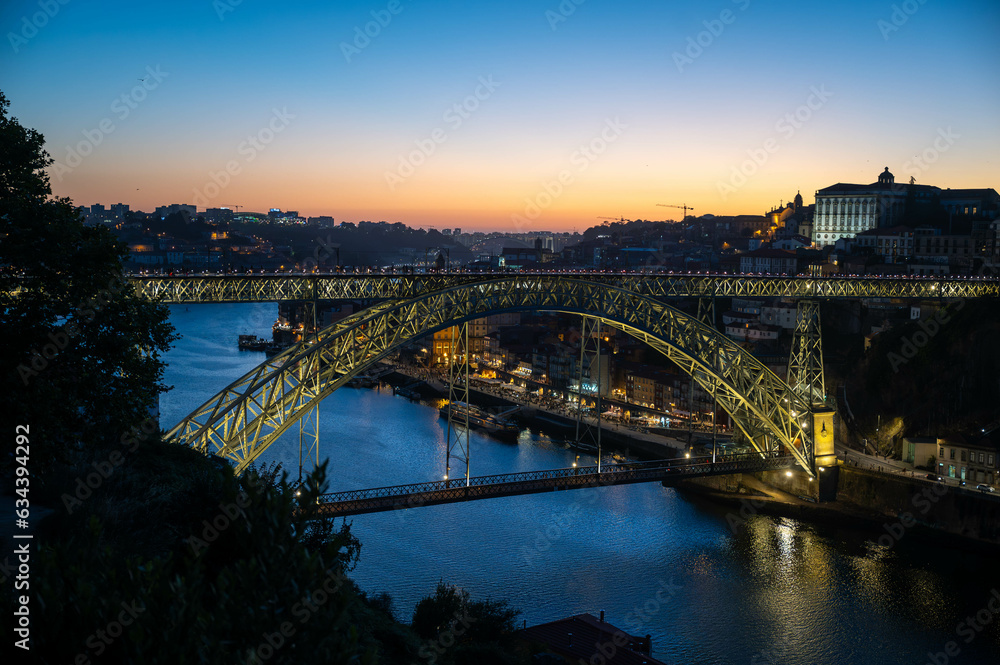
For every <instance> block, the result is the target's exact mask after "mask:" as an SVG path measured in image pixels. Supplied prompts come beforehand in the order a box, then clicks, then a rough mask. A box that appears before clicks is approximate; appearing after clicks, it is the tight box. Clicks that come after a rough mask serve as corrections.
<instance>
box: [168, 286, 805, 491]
mask: <svg viewBox="0 0 1000 665" xmlns="http://www.w3.org/2000/svg"><path fill="white" fill-rule="evenodd" d="M540 310H546V311H559V312H566V313H574V314H580V315H583V316H591V317H594V318H598V319H600V320H601V321H602V322H604V323H605V324H607V325H610V326H612V327H614V328H617V329H619V330H622V331H624V332H625V333H627V334H629V335H632V336H633V337H636V338H638V339H640V340H642V341H644V342H646V343H647V344H649V345H650V346H652V347H653V348H655V349H657V350H658V351H660V352H661V353H663V354H664V355H666V356H667V357H668V358H670V359H671V360H672V361H674V362H675V363H676V364H677V365H678V366H679V367H681V369H682V370H684V371H685V372H687V373H689V374H690V375H691V376H692V377H694V379H695V380H696V381H697V382H698V383H699V384H701V385H702V386H703V387H704V388H705V389H706V390H711V389H712V387H713V384H714V388H715V390H716V393H717V395H718V400H719V404H720V405H721V406H722V407H723V408H724V409H725V410H726V411H727V412H729V414H730V415H731V416H732V417H733V420H734V422H736V423H737V425H738V426H739V427H740V429H741V430H742V431H743V432H744V433H745V434H746V435H747V436H748V437H749V438H750V440H751V441H752V442H753V443H754V445H755V446H756V447H757V449H758V450H760V451H761V452H764V453H768V454H775V453H778V452H779V451H780V449H781V448H784V449H786V450H787V452H788V453H790V454H791V455H793V456H794V457H795V458H796V461H797V462H798V464H799V465H800V466H802V467H803V468H804V469H806V470H807V471H809V472H810V473H812V472H813V470H814V468H813V467H814V455H813V447H812V438H811V435H810V433H809V429H808V426H807V423H806V421H807V419H808V417H809V416H808V414H809V408H810V407H809V404H808V403H806V401H805V400H803V399H802V397H801V396H799V395H798V394H797V393H796V392H795V391H793V390H792V389H791V388H789V386H788V385H787V384H786V383H785V382H784V381H782V380H781V379H780V378H778V377H777V376H776V375H775V374H774V373H773V372H772V371H771V370H769V369H768V368H767V367H766V366H765V365H764V364H763V363H761V362H760V361H759V360H757V359H756V358H754V357H753V356H752V355H751V354H750V353H748V352H746V351H745V350H743V349H742V348H741V347H739V346H738V345H736V344H734V343H733V342H732V341H730V340H729V339H728V338H726V337H725V336H723V335H721V334H719V333H718V332H717V331H716V330H714V329H713V328H711V327H709V326H707V325H705V324H703V323H701V322H699V321H698V320H697V319H695V318H694V317H692V316H690V315H688V314H685V313H684V312H681V311H679V310H677V309H674V308H672V307H669V306H667V305H665V304H663V303H661V302H659V301H657V300H654V299H653V298H651V297H649V296H644V295H639V294H636V293H633V292H630V291H626V290H624V289H621V288H616V287H612V286H609V285H607V284H600V283H596V282H587V281H583V280H580V279H569V278H564V277H558V276H544V275H536V276H525V277H509V278H500V279H494V280H490V281H485V282H479V283H475V284H462V285H457V286H452V287H449V288H445V289H441V290H439V291H435V292H432V293H428V294H425V295H421V296H418V297H416V298H412V299H409V300H394V301H387V302H383V303H381V304H379V305H377V306H375V307H373V308H370V309H367V310H364V311H362V312H359V313H357V314H355V315H354V316H352V317H349V318H348V319H345V320H343V321H341V322H339V323H337V324H335V325H333V326H330V327H329V328H327V329H325V330H323V331H321V332H320V333H319V334H318V335H317V337H316V338H315V339H312V340H309V341H308V342H305V343H301V344H299V345H296V346H294V347H292V348H290V349H288V350H286V351H285V352H284V353H281V354H279V355H277V356H274V357H273V358H271V359H270V360H268V361H267V362H265V363H263V364H262V365H260V366H258V367H257V368H255V369H254V370H252V371H251V372H249V373H248V374H246V375H245V376H243V377H242V378H240V379H238V380H237V381H236V382H234V383H233V384H231V385H230V386H228V387H227V388H225V389H224V390H222V391H221V392H220V393H219V394H217V395H216V396H215V397H213V398H212V399H210V400H209V401H208V402H206V403H205V404H204V405H202V406H201V407H200V408H199V409H197V410H196V411H195V412H194V413H192V414H191V415H190V416H188V417H187V418H185V419H184V420H182V421H181V422H180V423H178V424H177V425H176V426H175V427H174V428H173V429H172V430H171V431H170V432H169V433H168V435H167V436H168V438H171V439H174V440H176V441H178V442H180V443H183V444H186V445H190V446H192V447H194V448H197V449H200V450H202V451H205V452H209V451H210V450H211V448H213V447H214V449H215V450H214V451H213V452H214V454H216V455H220V456H224V457H227V458H229V459H231V460H232V461H233V462H234V463H235V465H236V470H237V472H241V471H242V470H243V469H245V468H246V466H247V465H249V464H250V463H251V462H253V460H254V459H256V457H257V456H258V455H260V454H261V453H262V452H263V451H264V450H265V449H266V448H267V447H268V446H269V445H270V444H271V443H272V442H274V441H275V440H276V439H277V438H278V437H279V436H280V435H281V434H282V433H283V432H284V431H285V430H286V429H287V428H288V427H289V426H290V425H291V424H292V423H293V422H295V420H296V419H298V418H299V417H301V416H302V415H303V414H305V413H307V412H308V411H309V409H310V408H312V404H313V402H314V401H315V400H322V399H323V398H324V397H326V396H327V395H329V394H330V393H332V392H333V391H334V390H336V389H337V388H338V387H340V386H341V385H343V384H344V383H345V382H347V381H348V380H349V379H350V378H351V377H352V376H354V375H356V374H358V373H360V372H363V371H364V370H366V369H367V368H369V367H371V366H372V365H373V364H374V363H376V362H378V361H379V360H380V359H382V358H384V357H385V356H387V355H388V354H390V353H392V352H393V351H394V350H396V349H397V348H399V347H400V346H402V345H403V344H404V343H406V342H408V341H409V340H411V339H414V338H417V337H420V336H423V335H426V334H429V333H432V332H434V331H436V330H441V329H443V328H446V327H448V326H451V325H455V324H457V323H461V322H463V321H468V320H470V319H473V318H478V317H482V316H486V315H488V314H493V313H498V312H505V311H540ZM317 374H318V375H319V382H318V388H317V387H316V386H317V382H316V381H315V378H316V375H317Z"/></svg>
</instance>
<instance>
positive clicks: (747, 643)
mask: <svg viewBox="0 0 1000 665" xmlns="http://www.w3.org/2000/svg"><path fill="white" fill-rule="evenodd" d="M276 313H277V308H276V306H275V305H273V304H253V305H245V304H244V305H197V306H191V307H184V306H173V307H171V321H172V322H173V324H174V325H175V326H176V327H177V330H178V332H179V333H181V334H182V335H183V338H182V339H181V340H179V341H178V342H177V344H176V346H175V348H174V349H172V350H171V351H170V353H169V354H167V357H166V360H167V362H168V369H167V371H166V375H165V383H167V384H168V385H173V386H174V390H172V391H171V392H169V393H167V394H166V395H164V396H162V397H161V402H160V411H161V421H162V425H163V427H164V428H165V429H168V428H169V427H171V426H173V425H174V424H175V423H176V422H177V421H178V420H180V419H181V418H183V417H184V416H185V415H187V414H188V413H190V412H191V411H192V410H194V409H195V408H196V407H198V406H199V405H201V404H202V403H203V402H204V401H206V400H207V399H209V398H210V397H212V396H213V395H215V394H216V393H217V392H218V391H219V390H220V389H222V388H224V387H225V386H226V385H227V384H228V383H230V382H231V381H233V380H234V379H236V378H237V377H239V376H241V375H242V374H243V373H245V372H246V371H248V370H250V369H252V368H253V367H254V366H255V365H256V364H258V363H260V362H261V361H263V360H264V354H263V353H254V352H241V351H239V350H238V349H237V348H236V336H237V335H238V334H242V333H251V334H258V335H266V334H269V332H270V325H271V323H272V322H273V320H274V318H275V316H276ZM291 429H294V430H295V432H294V433H289V434H286V436H285V437H284V438H283V439H282V440H281V441H279V442H278V443H276V444H275V445H274V446H272V447H271V448H270V449H268V450H267V451H265V453H264V455H263V456H262V458H261V459H262V460H264V461H271V460H277V461H280V462H281V463H282V464H283V465H284V467H285V468H286V469H288V470H289V471H290V472H291V474H292V476H293V477H294V476H295V475H297V469H298V457H297V455H298V438H297V428H291ZM320 431H321V437H322V442H321V454H322V456H323V457H329V459H330V469H331V472H332V473H331V483H330V491H338V490H347V489H355V488H366V487H380V486H386V485H396V484H404V483H409V482H417V481H424V480H434V479H438V478H440V477H441V475H442V474H443V467H444V452H445V445H446V444H445V429H444V420H443V419H441V418H439V416H438V412H437V409H435V408H433V407H430V406H426V405H422V404H418V403H411V402H409V401H408V400H406V399H404V398H402V397H395V396H393V395H392V393H391V391H385V390H383V391H381V392H378V391H375V390H363V389H351V388H343V389H341V390H338V391H337V392H336V393H334V395H332V396H331V397H329V398H328V399H326V400H325V401H324V402H323V403H322V405H321V406H320ZM471 449H472V453H471V457H472V473H473V475H485V474H490V473H504V472H513V471H527V470H534V469H546V468H560V467H566V466H569V465H570V464H571V463H572V462H573V460H574V459H575V457H576V453H574V452H572V451H570V450H568V449H567V448H566V447H565V446H564V445H563V444H562V443H561V441H559V440H558V439H553V438H550V437H549V436H547V435H546V434H545V433H544V432H537V431H530V430H526V431H524V432H522V433H521V436H520V439H519V440H518V442H517V443H516V444H515V443H505V442H502V441H497V440H494V439H491V438H488V437H485V436H479V435H477V434H475V433H473V435H472V440H471ZM583 461H587V460H583V459H582V460H581V462H583ZM728 513H729V509H727V508H725V507H721V506H718V505H715V504H712V503H709V502H706V501H704V500H701V499H699V498H697V497H693V496H690V495H686V494H683V493H680V492H677V491H675V490H673V489H668V488H664V487H661V486H660V485H658V484H655V483H650V484H643V485H626V486H619V487H606V488H598V489H590V490H579V491H573V492H559V493H551V494H536V495H530V496H523V497H511V498H502V499H492V500H485V501H477V502H469V503H461V504H452V505H445V506H432V507H426V508H416V509H410V510H406V511H395V512H392V513H380V514H374V515H361V516H357V517H355V518H353V526H352V531H353V533H354V534H355V535H356V536H357V537H358V538H359V539H360V541H361V543H362V550H361V558H360V562H359V564H358V567H357V568H356V570H355V571H354V573H353V576H354V578H355V579H356V580H357V582H358V583H359V584H360V586H361V587H362V588H363V589H365V590H367V591H369V592H372V593H378V592H381V591H385V592H388V593H389V594H390V595H391V596H392V597H393V599H394V601H395V607H396V613H397V616H398V618H400V619H402V620H404V621H408V620H409V618H410V616H411V615H412V612H413V607H414V605H415V604H416V602H417V601H418V600H419V599H420V598H422V597H423V596H425V595H428V594H430V593H433V590H434V587H435V585H436V584H437V582H438V581H439V580H443V581H445V582H449V583H454V584H457V585H459V586H461V587H463V588H465V589H467V590H469V592H470V593H471V594H472V596H473V597H474V598H479V599H481V598H493V599H504V600H508V601H509V602H510V603H511V604H512V605H513V606H514V607H517V608H518V609H520V610H521V611H522V613H523V615H522V618H523V619H524V620H526V621H527V622H528V624H529V625H530V624H534V623H541V622H545V621H552V620H556V619H560V618H563V617H567V616H570V615H573V614H579V613H582V612H590V613H592V614H594V615H597V614H598V613H599V612H600V611H601V610H604V611H605V612H606V618H607V620H608V621H609V622H610V623H613V624H615V625H617V626H618V627H620V628H622V629H624V630H627V631H629V632H631V633H633V634H639V635H644V634H650V635H651V636H652V639H653V655H654V656H655V657H657V658H659V659H661V660H663V661H665V662H668V663H726V664H729V663H733V664H736V663H752V664H754V665H760V664H762V663H769V664H775V665H777V664H789V665H794V664H804V663H831V664H832V663H840V664H843V663H874V664H879V665H882V664H888V663H910V664H913V665H923V664H925V663H935V665H943V664H944V663H946V662H950V663H963V664H970V665H971V664H979V663H1000V614H997V615H994V614H993V612H992V611H991V609H990V601H991V598H993V597H995V598H996V600H993V601H992V607H993V608H994V609H996V610H998V611H1000V565H998V563H1000V562H998V561H997V558H996V557H991V556H988V555H982V554H972V553H967V552H963V551H961V550H958V549H951V548H948V547H945V546H942V545H939V544H937V543H935V542H928V541H926V540H920V539H918V538H917V537H913V538H908V537H907V536H906V535H904V536H903V537H902V539H901V540H899V541H898V542H897V543H896V544H895V545H894V546H893V547H891V548H887V547H883V546H880V545H878V544H876V543H875V542H874V541H875V540H876V539H877V538H878V535H879V534H878V533H871V532H862V531H856V530H852V529H849V528H835V527H830V526H820V525H813V524H809V523H806V522H801V521H798V520H794V519H786V518H776V517H768V516H752V517H750V519H749V520H748V521H747V522H746V524H745V525H743V526H739V527H738V528H735V529H734V528H731V526H730V522H729V521H727V514H728ZM977 613H978V619H977V618H976V615H977ZM969 617H972V620H973V622H975V625H976V626H977V627H980V628H981V630H979V631H977V630H976V628H975V627H971V626H970V624H969V623H968V621H969V619H968V618H969ZM949 642H953V643H954V644H953V646H952V653H953V654H957V655H951V656H948V655H946V649H947V645H948V643H949ZM956 650H957V651H956ZM929 654H934V655H935V656H934V658H933V659H932V658H931V656H930V655H929Z"/></svg>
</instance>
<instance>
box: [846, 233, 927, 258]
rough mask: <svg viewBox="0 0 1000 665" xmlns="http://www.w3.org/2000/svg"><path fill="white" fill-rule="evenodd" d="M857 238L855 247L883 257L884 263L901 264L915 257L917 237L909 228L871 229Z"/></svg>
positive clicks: (859, 234)
mask: <svg viewBox="0 0 1000 665" xmlns="http://www.w3.org/2000/svg"><path fill="white" fill-rule="evenodd" d="M856 236H857V238H856V239H857V244H856V245H855V247H857V248H859V249H860V250H861V251H862V252H865V253H870V254H872V255H875V256H878V257H881V259H882V261H883V262H884V263H900V262H902V261H903V260H904V259H908V258H910V257H911V256H913V249H914V238H915V235H914V231H913V229H911V228H910V227H908V226H893V227H889V228H880V229H869V230H867V231H862V232H860V233H858V234H856Z"/></svg>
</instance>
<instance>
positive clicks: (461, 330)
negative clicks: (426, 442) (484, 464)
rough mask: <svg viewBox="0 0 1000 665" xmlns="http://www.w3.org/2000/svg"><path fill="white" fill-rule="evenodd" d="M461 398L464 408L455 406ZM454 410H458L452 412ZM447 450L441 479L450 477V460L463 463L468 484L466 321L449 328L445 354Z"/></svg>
mask: <svg viewBox="0 0 1000 665" xmlns="http://www.w3.org/2000/svg"><path fill="white" fill-rule="evenodd" d="M457 402H462V403H463V405H464V408H462V409H458V410H457V409H455V404H456V403H457ZM456 411H458V412H456ZM447 441H448V450H447V452H446V453H445V470H444V479H445V480H449V481H450V480H451V479H452V475H453V474H452V472H451V464H452V461H453V460H454V461H455V462H456V463H458V464H462V463H464V464H465V474H464V475H465V484H466V486H468V484H469V323H468V321H466V322H465V323H462V324H461V325H459V326H456V327H455V328H452V335H451V353H450V354H449V356H448V432H447Z"/></svg>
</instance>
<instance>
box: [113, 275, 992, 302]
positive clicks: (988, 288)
mask: <svg viewBox="0 0 1000 665" xmlns="http://www.w3.org/2000/svg"><path fill="white" fill-rule="evenodd" d="M514 278H516V279H524V280H532V281H538V280H556V279H566V280H583V281H589V282H598V283H602V284H607V285H609V286H614V287H618V288H622V289H625V290H628V291H632V292H634V293H637V294H641V295H648V296H654V297H660V298H685V297H710V296H718V297H727V298H730V297H743V298H764V297H786V298H817V299H830V298H838V299H839V298H897V299H927V298H981V297H993V296H997V295H1000V280H996V279H993V278H978V277H973V278H968V277H965V278H963V277H949V278H942V277H899V276H892V277H880V276H861V277H805V276H775V275H727V274H679V273H636V272H631V273H630V272H624V273H623V272H601V271H583V270H579V271H552V272H500V273H469V272H454V271H453V272H439V273H426V274H392V273H379V272H374V273H346V274H294V273H275V274H256V275H212V274H202V275H177V276H150V275H133V276H131V277H130V280H131V282H132V283H133V284H134V285H135V288H136V290H137V291H138V293H139V294H141V295H144V296H146V297H148V298H151V299H154V298H160V299H162V301H163V302H165V303H171V304H194V303H210V302H273V301H289V300H363V299H409V298H414V297H417V296H419V295H422V294H425V293H430V292H432V291H437V290H440V289H443V288H447V287H449V286H457V285H461V284H472V283H476V282H484V281H490V280H500V279H514Z"/></svg>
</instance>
